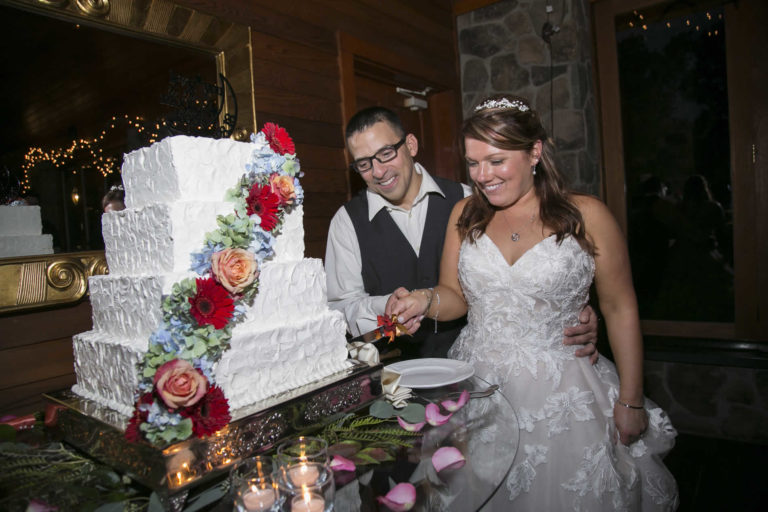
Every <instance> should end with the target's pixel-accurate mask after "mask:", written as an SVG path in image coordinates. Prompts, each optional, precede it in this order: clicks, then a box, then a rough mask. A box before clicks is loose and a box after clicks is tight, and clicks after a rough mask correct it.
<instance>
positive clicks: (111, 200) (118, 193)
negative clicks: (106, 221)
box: [101, 185, 125, 213]
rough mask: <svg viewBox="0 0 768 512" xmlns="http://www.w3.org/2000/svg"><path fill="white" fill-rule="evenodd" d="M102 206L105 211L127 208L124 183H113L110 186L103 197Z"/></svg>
mask: <svg viewBox="0 0 768 512" xmlns="http://www.w3.org/2000/svg"><path fill="white" fill-rule="evenodd" d="M101 208H102V209H103V210H104V213H107V212H119V211H120V210H125V189H123V186H122V185H112V186H111V187H110V188H109V191H108V192H107V193H106V194H104V197H103V198H102V199H101Z"/></svg>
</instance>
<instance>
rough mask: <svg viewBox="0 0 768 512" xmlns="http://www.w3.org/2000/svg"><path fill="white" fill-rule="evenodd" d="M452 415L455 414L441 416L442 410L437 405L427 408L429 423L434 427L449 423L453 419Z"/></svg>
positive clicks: (430, 405)
mask: <svg viewBox="0 0 768 512" xmlns="http://www.w3.org/2000/svg"><path fill="white" fill-rule="evenodd" d="M452 415H453V414H446V415H445V416H443V415H442V414H440V408H439V407H438V406H437V405H436V404H429V405H428V406H427V411H426V418H427V423H429V424H430V425H432V426H433V427H437V426H440V425H442V424H444V423H447V422H448V420H449V419H451V416H452Z"/></svg>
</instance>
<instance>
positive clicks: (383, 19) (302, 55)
mask: <svg viewBox="0 0 768 512" xmlns="http://www.w3.org/2000/svg"><path fill="white" fill-rule="evenodd" d="M175 1H176V3H177V4H178V5H181V6H187V7H190V8H194V9H197V10H199V11H202V12H206V13H210V14H215V15H216V16H219V17H222V18H225V19H227V20H231V21H233V22H236V23H239V24H243V25H249V26H250V27H251V29H252V37H251V39H252V45H253V68H254V83H253V87H254V96H255V105H256V119H257V122H258V125H259V127H261V126H262V125H263V124H264V123H265V122H267V121H272V122H277V123H278V124H280V125H282V126H284V127H285V128H286V129H287V130H288V131H289V132H290V133H291V135H292V136H293V138H294V141H295V142H296V146H297V154H298V155H299V158H300V159H301V163H302V167H303V169H304V171H305V173H306V174H305V177H304V179H303V180H302V185H303V187H304V189H305V194H306V195H305V206H304V212H305V213H304V227H305V232H306V248H307V250H306V254H307V256H310V257H315V258H322V257H323V256H324V254H325V239H326V234H327V230H328V224H329V223H330V219H331V217H332V216H333V214H334V213H335V212H336V210H337V209H338V208H339V207H340V206H341V205H342V204H343V203H344V202H345V201H346V200H347V199H348V197H347V196H348V192H347V190H348V185H347V174H346V173H347V169H346V160H345V158H346V157H345V154H344V138H343V129H344V123H345V120H344V119H342V109H341V101H342V98H341V83H340V70H339V63H338V60H339V55H338V48H337V33H338V32H339V31H341V32H344V33H346V34H348V35H351V36H352V37H354V38H356V39H358V40H361V41H363V42H365V43H368V44H371V45H376V47H380V48H383V49H385V50H386V52H387V55H388V58H389V59H390V60H391V57H392V55H393V54H394V55H397V56H399V57H400V58H402V59H403V62H404V63H407V66H405V67H406V69H414V68H416V69H419V68H424V69H429V70H437V71H436V73H437V74H438V76H440V77H441V80H442V81H443V83H444V84H445V85H446V87H447V88H448V89H453V90H454V91H457V94H458V91H459V82H458V73H457V66H458V60H457V58H456V52H455V41H454V35H453V23H454V20H453V15H452V13H451V2H450V0H418V1H412V0H289V1H283V2H280V1H277V2H275V1H274V0H175ZM432 75H433V76H434V75H435V72H434V71H432ZM235 79H237V78H235ZM458 101H459V100H458V97H457V102H458ZM90 312H91V310H90V305H89V303H88V302H87V301H86V302H83V303H81V304H78V305H76V306H73V307H67V308H62V309H54V310H49V311H41V312H34V313H25V314H19V315H6V316H0V336H1V337H2V343H0V347H1V348H0V376H2V377H0V396H2V397H3V398H2V399H1V400H0V415H2V414H8V413H14V414H25V413H28V412H31V411H34V410H38V409H40V407H41V406H42V404H43V402H42V399H41V398H40V393H42V392H46V391H53V390H56V389H61V388H65V387H68V386H71V385H72V384H73V383H74V374H73V367H72V363H73V360H72V349H71V342H70V338H71V336H72V335H73V334H75V333H78V332H83V331H86V330H88V329H90V327H91V318H90V314H91V313H90Z"/></svg>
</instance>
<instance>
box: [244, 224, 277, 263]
mask: <svg viewBox="0 0 768 512" xmlns="http://www.w3.org/2000/svg"><path fill="white" fill-rule="evenodd" d="M274 245H275V237H274V236H272V233H268V232H266V231H264V230H263V229H261V228H260V227H257V228H256V229H254V230H253V239H252V240H251V244H250V245H249V246H248V250H249V251H251V252H252V253H253V254H254V255H255V256H256V260H257V261H258V262H259V264H261V262H262V261H264V260H265V259H267V258H271V257H272V256H273V255H274V254H275V249H274V248H273V247H274Z"/></svg>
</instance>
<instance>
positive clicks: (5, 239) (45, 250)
mask: <svg viewBox="0 0 768 512" xmlns="http://www.w3.org/2000/svg"><path fill="white" fill-rule="evenodd" d="M52 253H53V237H52V236H51V235H48V234H45V235H44V234H43V224H42V221H41V220H40V207H39V206H37V205H34V206H27V205H3V206H0V258H11V257H14V256H33V255H36V254H52Z"/></svg>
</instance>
